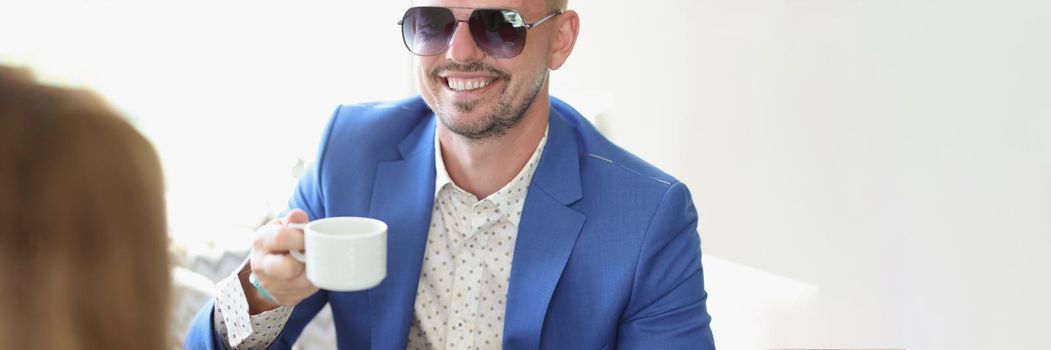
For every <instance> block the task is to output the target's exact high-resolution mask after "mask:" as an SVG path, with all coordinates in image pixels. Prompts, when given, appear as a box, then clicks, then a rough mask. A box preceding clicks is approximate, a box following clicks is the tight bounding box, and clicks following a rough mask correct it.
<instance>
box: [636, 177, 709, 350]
mask: <svg viewBox="0 0 1051 350" xmlns="http://www.w3.org/2000/svg"><path fill="white" fill-rule="evenodd" d="M707 299H708V293H707V292H705V290H704V270H703V268H702V267H701V240H700V236H699V235H698V233H697V209H696V208H695V207H694V205H693V200H692V199H691V198H690V192H689V190H688V189H687V188H686V186H685V185H683V184H682V183H676V184H674V185H672V186H670V187H669V188H668V190H667V192H665V194H664V199H663V200H662V201H661V203H660V205H659V206H658V208H657V210H656V212H655V214H654V217H653V218H652V219H651V222H650V225H649V227H648V228H647V232H646V236H645V239H644V241H643V247H642V249H641V252H640V255H639V258H638V265H637V268H636V272H635V281H634V285H633V287H632V293H631V297H630V299H629V301H628V305H627V307H626V308H625V311H624V313H623V315H624V316H623V317H622V319H621V321H620V326H619V330H618V336H617V337H618V338H617V344H618V345H617V348H618V349H715V344H714V340H713V338H712V329H711V316H710V315H709V314H708V309H707V307H706V304H705V303H706V302H707Z"/></svg>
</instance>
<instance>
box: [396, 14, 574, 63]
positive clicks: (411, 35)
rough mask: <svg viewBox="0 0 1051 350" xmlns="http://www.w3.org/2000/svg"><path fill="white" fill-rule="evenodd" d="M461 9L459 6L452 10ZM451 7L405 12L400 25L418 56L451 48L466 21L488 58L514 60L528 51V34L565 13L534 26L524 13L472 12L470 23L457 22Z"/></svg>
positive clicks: (438, 52)
mask: <svg viewBox="0 0 1051 350" xmlns="http://www.w3.org/2000/svg"><path fill="white" fill-rule="evenodd" d="M453 8H457V9H459V8H460V7H453ZM453 8H448V7H413V8H410V9H409V10H408V11H405V16H403V17H402V19H401V21H398V25H400V26H401V37H402V40H404V41H405V47H406V48H408V49H409V52H412V53H413V54H415V55H418V56H434V55H438V54H440V53H442V52H443V51H445V49H447V48H448V47H449V43H450V42H451V41H452V38H453V34H454V33H456V27H457V26H458V25H459V24H460V22H467V26H468V28H470V30H471V37H472V38H474V43H475V45H477V46H478V48H480V49H482V51H483V52H485V54H486V55H489V56H493V57H498V58H512V57H515V56H518V54H520V53H522V49H523V48H525V43H526V32H527V31H528V30H529V29H531V28H533V27H536V26H538V25H540V24H541V23H544V21H547V20H548V19H551V18H552V17H555V16H558V15H560V14H562V13H563V12H565V11H564V10H558V11H555V12H554V13H552V14H550V15H547V16H546V17H544V18H541V19H540V20H539V21H536V22H533V23H526V21H525V20H524V19H523V18H522V14H520V13H518V11H515V10H506V9H472V11H471V15H470V17H468V18H467V20H460V19H456V16H455V15H454V14H453V11H452V9H453Z"/></svg>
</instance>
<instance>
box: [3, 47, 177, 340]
mask: <svg viewBox="0 0 1051 350" xmlns="http://www.w3.org/2000/svg"><path fill="white" fill-rule="evenodd" d="M166 232H167V222H166V218H165V205H164V189H163V179H162V178H161V166H160V162H159V160H158V158H157V154H156V152H155V151H154V149H153V147H152V146H151V145H150V143H149V142H148V141H147V140H146V139H145V138H144V137H143V136H142V135H141V134H140V133H139V132H138V131H136V130H135V128H134V127H132V126H131V124H129V123H128V122H127V121H126V120H125V119H124V118H121V117H120V116H118V115H117V114H116V113H115V112H113V110H112V109H111V108H110V107H108V106H107V105H106V104H105V103H104V102H103V101H102V99H101V98H99V97H98V96H97V95H95V94H93V93H90V92H87V91H84V90H79V89H69V88H60V87H53V86H47V85H43V84H40V83H37V81H36V79H35V78H34V77H33V75H32V74H31V73H29V72H28V71H26V70H23V69H14V68H5V67H4V66H2V65H0V310H4V311H3V312H0V339H3V343H4V347H5V348H8V347H9V348H11V349H132V348H134V349H164V348H171V347H172V346H171V345H172V344H173V343H171V341H170V339H169V338H168V337H169V334H168V332H167V329H166V328H167V327H168V324H169V320H168V315H169V312H170V311H169V308H170V305H171V302H170V294H171V281H170V268H171V266H170V263H169V258H168V253H167V251H168V249H167V246H168V238H167V234H166Z"/></svg>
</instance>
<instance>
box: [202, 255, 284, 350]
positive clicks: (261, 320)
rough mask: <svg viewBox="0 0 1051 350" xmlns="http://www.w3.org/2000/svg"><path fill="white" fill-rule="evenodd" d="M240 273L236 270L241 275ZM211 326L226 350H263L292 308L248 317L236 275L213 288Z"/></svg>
mask: <svg viewBox="0 0 1051 350" xmlns="http://www.w3.org/2000/svg"><path fill="white" fill-rule="evenodd" d="M240 270H241V269H238V271H240ZM216 286H217V287H218V288H217V292H218V293H217V294H216V297H215V313H214V315H215V316H214V320H213V321H214V324H215V328H216V331H218V332H219V335H220V336H221V337H222V338H223V343H224V344H223V345H224V346H225V347H226V348H228V349H264V348H266V347H267V346H269V345H270V343H272V342H273V341H274V339H277V335H278V334H280V333H281V329H283V328H284V326H285V323H286V322H288V317H289V316H290V315H291V314H292V309H293V308H292V307H289V306H280V307H278V308H276V309H273V310H269V311H265V312H263V313H260V314H258V315H249V313H248V299H247V298H246V297H245V292H244V289H243V288H241V280H240V279H239V278H238V276H237V273H236V272H235V273H234V274H232V275H230V276H228V277H226V278H224V279H223V280H221V281H219V283H217V284H216Z"/></svg>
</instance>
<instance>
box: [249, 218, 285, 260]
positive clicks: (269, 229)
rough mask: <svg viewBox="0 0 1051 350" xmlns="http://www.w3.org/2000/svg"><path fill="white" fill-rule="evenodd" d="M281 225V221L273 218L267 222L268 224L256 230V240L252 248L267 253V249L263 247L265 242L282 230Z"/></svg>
mask: <svg viewBox="0 0 1051 350" xmlns="http://www.w3.org/2000/svg"><path fill="white" fill-rule="evenodd" d="M281 227H282V224H281V221H278V220H277V219H274V220H271V221H270V223H267V224H266V225H263V226H261V227H259V229H257V230H255V240H253V241H252V249H253V250H254V251H257V252H260V253H262V254H266V249H264V247H263V242H264V241H265V240H267V239H272V238H270V237H272V236H274V235H276V234H277V231H280V230H281Z"/></svg>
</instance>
